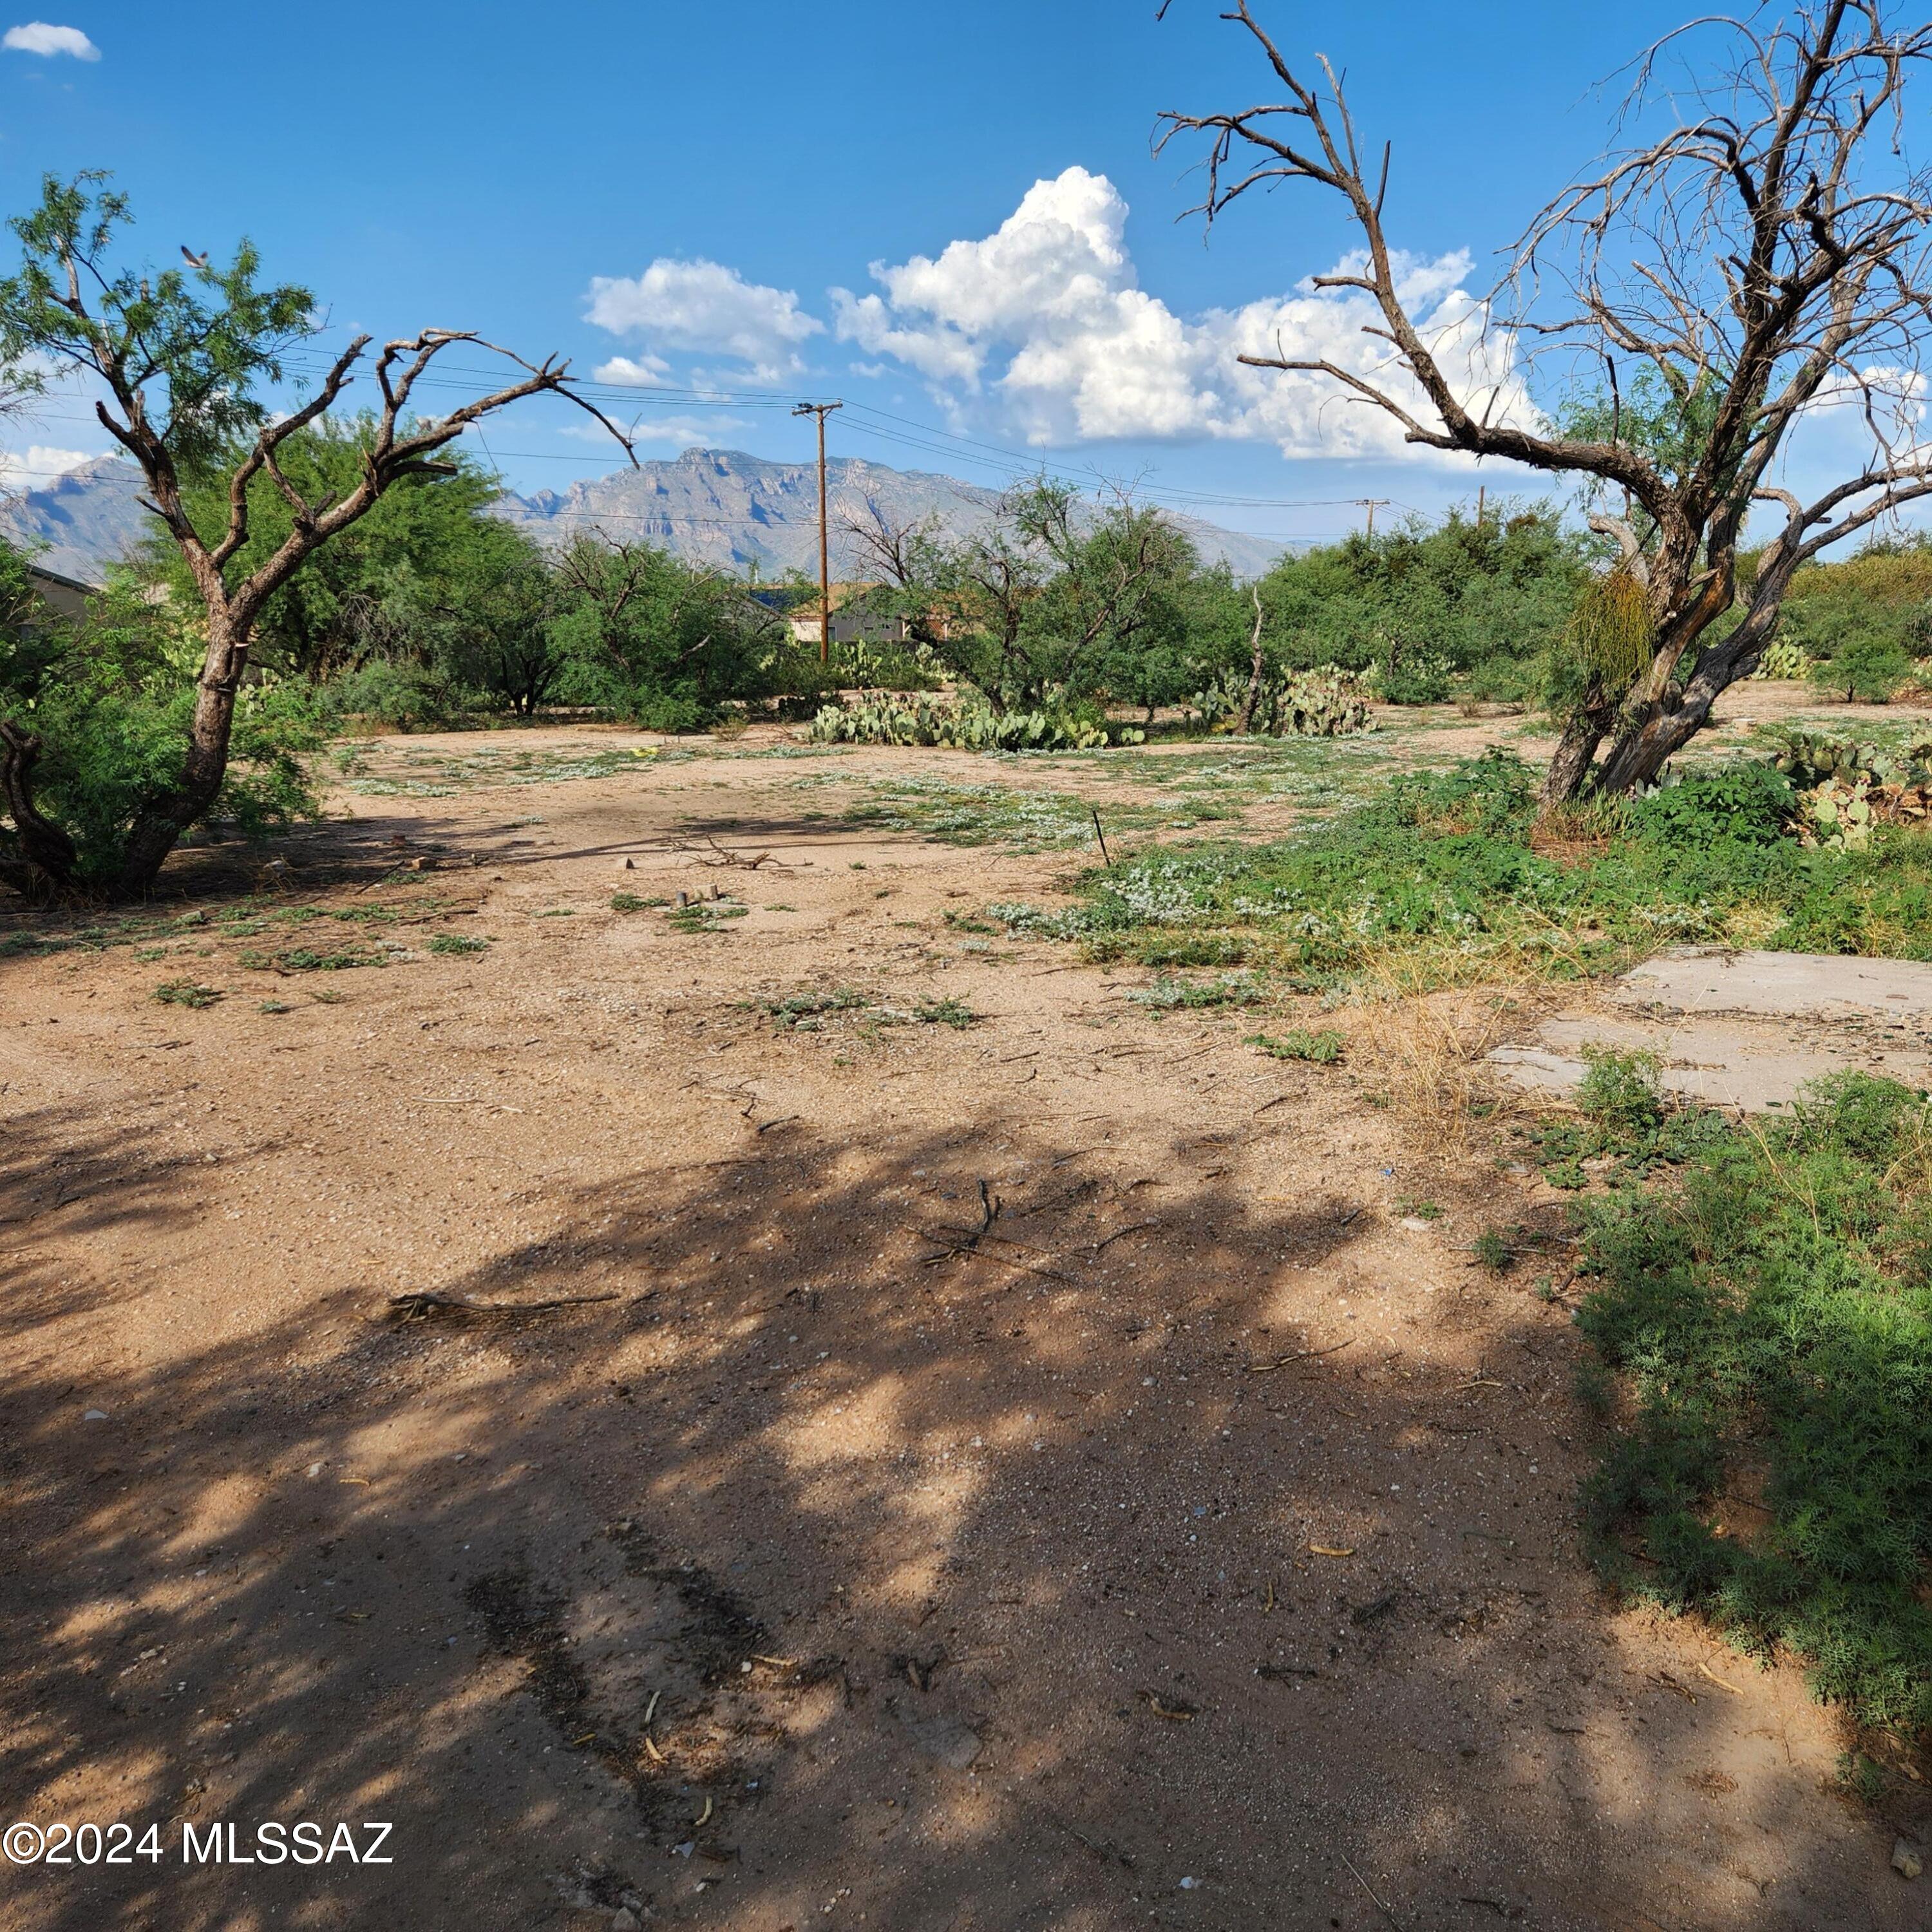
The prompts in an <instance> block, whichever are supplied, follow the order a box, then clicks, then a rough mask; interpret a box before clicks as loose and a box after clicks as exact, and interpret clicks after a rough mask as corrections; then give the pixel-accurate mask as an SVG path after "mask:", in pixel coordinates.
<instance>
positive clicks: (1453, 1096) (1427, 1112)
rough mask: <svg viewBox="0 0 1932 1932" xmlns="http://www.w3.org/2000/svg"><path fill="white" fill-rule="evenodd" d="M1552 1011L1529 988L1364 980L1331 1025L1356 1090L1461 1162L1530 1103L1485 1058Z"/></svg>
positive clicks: (1541, 990)
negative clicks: (1428, 987)
mask: <svg viewBox="0 0 1932 1932" xmlns="http://www.w3.org/2000/svg"><path fill="white" fill-rule="evenodd" d="M1550 1004H1552V994H1551V989H1549V988H1547V987H1545V986H1541V985H1540V984H1538V983H1534V982H1524V983H1518V984H1515V985H1511V986H1497V985H1496V984H1493V983H1490V984H1486V985H1482V986H1461V987H1452V988H1448V989H1441V990H1437V991H1434V992H1415V991H1414V990H1413V989H1411V988H1410V987H1409V986H1406V985H1405V984H1404V983H1403V982H1402V981H1401V980H1400V979H1398V978H1396V977H1393V976H1389V975H1376V976H1373V977H1371V979H1370V981H1369V982H1368V983H1367V985H1366V986H1364V989H1363V990H1362V992H1361V997H1360V998H1358V1001H1357V1003H1356V1004H1355V1005H1353V1006H1352V1007H1350V1008H1349V1010H1347V1011H1346V1013H1344V1014H1343V1015H1342V1016H1340V1021H1339V1024H1340V1025H1342V1027H1343V1029H1344V1031H1346V1034H1347V1035H1348V1037H1349V1046H1350V1050H1351V1052H1352V1055H1353V1057H1354V1058H1355V1061H1356V1062H1357V1065H1358V1070H1359V1071H1360V1073H1361V1075H1362V1076H1363V1077H1364V1082H1365V1084H1366V1085H1367V1086H1368V1088H1370V1091H1373V1092H1375V1093H1377V1094H1379V1095H1381V1096H1382V1098H1383V1099H1384V1100H1385V1103H1386V1104H1387V1106H1388V1109H1389V1110H1390V1111H1391V1112H1392V1113H1393V1114H1394V1115H1395V1116H1396V1117H1397V1119H1399V1120H1400V1121H1403V1124H1405V1125H1406V1126H1407V1127H1410V1128H1411V1129H1412V1130H1414V1131H1415V1132H1417V1133H1421V1134H1423V1135H1425V1136H1427V1141H1428V1144H1429V1145H1432V1146H1433V1147H1434V1148H1436V1150H1437V1151H1439V1153H1441V1154H1443V1155H1444V1156H1445V1157H1449V1158H1451V1159H1457V1160H1460V1159H1462V1158H1463V1157H1466V1155H1467V1154H1469V1151H1470V1149H1471V1143H1472V1139H1474V1138H1475V1136H1477V1134H1478V1132H1479V1131H1480V1132H1481V1134H1482V1135H1483V1136H1484V1137H1485V1138H1487V1136H1490V1135H1491V1134H1493V1132H1494V1131H1495V1129H1496V1126H1497V1124H1499V1121H1500V1120H1501V1119H1502V1117H1504V1116H1505V1115H1507V1114H1510V1113H1512V1112H1518V1111H1521V1110H1523V1109H1529V1108H1532V1107H1533V1106H1535V1098H1534V1097H1533V1096H1532V1095H1529V1094H1526V1093H1524V1092H1523V1091H1522V1090H1520V1089H1519V1088H1516V1087H1514V1086H1512V1085H1510V1084H1509V1083H1508V1082H1505V1080H1503V1079H1502V1078H1501V1076H1500V1075H1499V1071H1498V1070H1497V1069H1496V1067H1494V1066H1493V1064H1491V1063H1490V1060H1489V1058H1488V1055H1489V1054H1490V1052H1491V1050H1492V1049H1494V1048H1496V1047H1497V1046H1501V1045H1502V1044H1503V1043H1505V1041H1506V1040H1511V1039H1514V1038H1520V1037H1523V1035H1524V1034H1526V1033H1527V1032H1528V1031H1529V1030H1531V1029H1532V1028H1534V1027H1535V1025H1536V1023H1537V1021H1538V1019H1539V1018H1541V1016H1542V1014H1543V1013H1544V1011H1545V1010H1546V1009H1547V1007H1550Z"/></svg>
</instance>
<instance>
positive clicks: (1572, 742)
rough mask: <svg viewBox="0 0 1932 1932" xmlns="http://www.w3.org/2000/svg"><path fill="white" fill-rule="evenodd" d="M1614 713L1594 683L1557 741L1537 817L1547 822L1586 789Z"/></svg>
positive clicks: (1540, 798) (1538, 802)
mask: <svg viewBox="0 0 1932 1932" xmlns="http://www.w3.org/2000/svg"><path fill="white" fill-rule="evenodd" d="M1612 715H1613V713H1612V710H1611V707H1610V704H1609V703H1607V701H1606V700H1605V699H1604V694H1603V691H1602V690H1601V688H1600V687H1599V686H1598V685H1596V684H1595V683H1592V685H1591V686H1590V688H1589V691H1588V692H1587V693H1586V695H1585V697H1584V700H1583V703H1581V704H1580V705H1579V706H1577V709H1575V710H1574V712H1571V715H1570V721H1569V722H1568V724H1565V726H1564V727H1563V735H1562V737H1561V738H1559V739H1558V740H1557V744H1556V751H1555V754H1553V756H1552V757H1551V758H1550V769H1549V770H1548V771H1547V772H1544V775H1543V790H1542V791H1541V794H1540V795H1539V796H1538V800H1537V815H1538V817H1548V816H1549V814H1550V813H1551V812H1553V811H1555V810H1556V808H1558V807H1559V805H1568V803H1569V802H1571V800H1572V799H1574V798H1575V797H1576V796H1577V793H1579V792H1580V791H1581V790H1583V785H1584V782H1585V781H1586V779H1587V778H1589V775H1590V760H1592V758H1594V757H1595V756H1596V755H1597V747H1598V745H1601V743H1602V742H1604V736H1605V735H1606V734H1607V733H1608V731H1609V730H1610V722H1611V718H1612Z"/></svg>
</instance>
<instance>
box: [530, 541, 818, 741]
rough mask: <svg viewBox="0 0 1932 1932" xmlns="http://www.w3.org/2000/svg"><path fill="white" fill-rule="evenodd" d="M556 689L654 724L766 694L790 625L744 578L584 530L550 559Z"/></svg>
mask: <svg viewBox="0 0 1932 1932" xmlns="http://www.w3.org/2000/svg"><path fill="white" fill-rule="evenodd" d="M555 571H556V586H555V595H556V601H557V614H556V618H555V620H554V622H553V626H552V630H551V636H552V637H553V640H554V643H555V646H556V652H557V655H558V659H559V667H560V668H559V689H561V690H562V691H563V692H564V693H565V694H566V695H567V696H568V697H570V698H571V699H572V700H574V701H575V702H577V703H584V704H592V705H595V706H598V707H599V708H600V709H604V710H606V711H608V712H612V713H613V714H615V715H617V716H619V717H623V718H628V719H630V720H631V721H632V722H634V723H635V724H641V725H643V726H644V727H646V728H647V729H649V730H667V731H677V730H689V729H690V728H691V727H693V726H694V725H698V724H703V723H706V722H707V721H709V720H710V719H711V718H714V717H715V715H717V712H718V707H719V706H721V705H722V704H723V703H726V702H727V700H731V699H734V698H744V697H761V696H765V695H766V694H769V690H770V689H771V688H773V685H774V682H775V679H774V673H775V671H776V670H777V669H778V664H779V661H780V660H781V658H782V657H783V655H784V653H785V652H786V650H787V648H788V646H789V645H790V637H791V632H790V626H789V625H787V623H786V622H785V621H784V619H783V618H781V616H778V613H776V612H775V611H774V610H772V609H771V608H770V607H769V606H768V605H766V604H762V603H760V602H759V601H757V599H756V598H754V597H752V596H751V595H750V593H749V592H748V590H747V589H746V588H745V586H744V585H743V584H742V583H739V582H737V581H736V580H735V579H733V578H731V577H724V576H721V575H720V574H718V572H717V571H712V570H707V569H705V568H702V567H701V566H699V565H693V564H690V563H687V562H685V561H684V560H683V559H681V558H679V557H677V556H673V555H672V553H670V551H668V550H660V549H658V548H657V547H655V545H652V544H643V543H610V542H607V541H604V540H602V539H601V538H595V537H590V536H582V537H579V538H577V539H576V541H574V542H573V543H571V544H570V545H569V546H568V548H567V549H565V550H564V551H563V552H562V554H561V555H560V556H559V557H558V558H557V559H556V564H555Z"/></svg>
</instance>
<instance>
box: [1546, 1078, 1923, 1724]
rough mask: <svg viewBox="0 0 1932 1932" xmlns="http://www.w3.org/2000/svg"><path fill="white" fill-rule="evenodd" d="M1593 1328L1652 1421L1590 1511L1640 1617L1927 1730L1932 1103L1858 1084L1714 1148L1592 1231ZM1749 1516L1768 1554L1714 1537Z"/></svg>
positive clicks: (1593, 1224)
mask: <svg viewBox="0 0 1932 1932" xmlns="http://www.w3.org/2000/svg"><path fill="white" fill-rule="evenodd" d="M1581 1263H1582V1268H1583V1272H1584V1274H1586V1276H1588V1277H1592V1278H1593V1279H1594V1280H1595V1283H1596V1284H1597V1285H1596V1286H1595V1287H1594V1288H1593V1289H1592V1290H1591V1292H1590V1293H1589V1295H1588V1296H1587V1298H1586V1301H1585V1302H1584V1304H1583V1309H1582V1310H1581V1312H1580V1316H1579V1320H1580V1325H1581V1326H1582V1328H1583V1331H1584V1333H1585V1334H1586V1335H1587V1336H1588V1337H1589V1339H1590V1340H1591V1341H1592V1342H1593V1343H1595V1346H1596V1348H1597V1349H1598V1353H1599V1355H1600V1357H1601V1360H1602V1361H1603V1362H1604V1364H1605V1366H1606V1367H1607V1368H1608V1369H1610V1370H1612V1371H1613V1372H1614V1373H1616V1374H1617V1375H1618V1376H1620V1377H1621V1378H1622V1380H1623V1382H1624V1384H1625V1386H1626V1388H1627V1389H1628V1394H1629V1396H1630V1398H1631V1403H1632V1406H1633V1408H1634V1421H1632V1423H1631V1425H1630V1426H1629V1427H1628V1429H1626V1430H1624V1431H1622V1432H1621V1433H1619V1436H1617V1438H1616V1440H1615V1441H1614V1442H1613V1445H1612V1447H1611V1448H1610V1452H1609V1454H1608V1455H1607V1457H1606V1459H1605V1460H1604V1465H1603V1466H1602V1468H1601V1469H1600V1471H1599V1472H1598V1474H1597V1475H1596V1476H1595V1478H1593V1479H1592V1481H1591V1482H1590V1484H1589V1486H1588V1489H1587V1490H1586V1511H1587V1520H1588V1524H1589V1532H1590V1535H1591V1538H1592V1547H1593V1550H1594V1552H1595V1556H1596V1559H1597V1560H1598V1562H1599V1564H1600V1565H1601V1566H1602V1568H1603V1569H1604V1571H1605V1572H1606V1574H1607V1575H1609V1576H1610V1577H1612V1578H1613V1580H1615V1581H1616V1582H1617V1583H1619V1584H1620V1585H1621V1586H1622V1587H1623V1588H1624V1589H1626V1590H1628V1591H1629V1592H1632V1593H1633V1594H1635V1595H1642V1596H1644V1597H1647V1598H1652V1599H1654V1600H1655V1601H1658V1602H1660V1603H1662V1604H1666V1605H1667V1606H1669V1607H1671V1608H1673V1609H1675V1610H1689V1609H1696V1610H1701V1611H1703V1612H1704V1613H1706V1614H1707V1615H1708V1616H1710V1617H1712V1619H1714V1620H1715V1622H1717V1623H1718V1624H1719V1625H1721V1627H1723V1628H1724V1629H1725V1630H1726V1631H1727V1632H1729V1633H1730V1634H1732V1635H1733V1637H1734V1638H1736V1640H1739V1641H1740V1642H1742V1643H1745V1644H1748V1645H1750V1646H1754V1647H1755V1648H1757V1649H1759V1650H1760V1651H1761V1652H1764V1653H1766V1654H1769V1652H1771V1651H1772V1649H1775V1648H1776V1647H1778V1646H1785V1647H1787V1648H1789V1649H1791V1650H1793V1651H1794V1652H1798V1653H1799V1654H1801V1655H1804V1656H1805V1657H1806V1658H1808V1659H1809V1660H1810V1662H1811V1676H1812V1682H1813V1683H1814V1686H1815V1688H1817V1691H1818V1692H1819V1693H1820V1695H1821V1696H1823V1697H1826V1698H1827V1699H1829V1700H1833V1701H1836V1702H1840V1703H1843V1704H1844V1705H1845V1706H1846V1707H1847V1708H1848V1709H1849V1711H1850V1712H1852V1715H1854V1716H1855V1718H1858V1720H1859V1721H1862V1722H1865V1723H1869V1724H1887V1725H1894V1726H1897V1727H1900V1728H1902V1729H1906V1730H1915V1729H1918V1728H1922V1727H1924V1726H1925V1725H1927V1724H1932V1601H1928V1597H1929V1596H1932V1593H1928V1591H1927V1584H1928V1581H1932V1575H1929V1574H1928V1569H1927V1559H1928V1558H1932V1481H1928V1480H1927V1474H1926V1472H1927V1469H1928V1468H1932V1103H1928V1102H1927V1100H1926V1098H1925V1097H1924V1096H1922V1095H1919V1094H1913V1093H1911V1092H1909V1091H1907V1090H1906V1088H1903V1087H1902V1086H1900V1085H1897V1084H1896V1083H1895V1082H1891V1081H1886V1080H1880V1079H1874V1078H1873V1077H1872V1076H1870V1075H1867V1074H1864V1073H1842V1074H1838V1075H1836V1076H1832V1078H1831V1079H1829V1080H1826V1081H1823V1082H1819V1083H1817V1085H1814V1087H1813V1088H1811V1089H1810V1090H1808V1092H1807V1093H1806V1094H1805V1095H1804V1096H1803V1097H1801V1099H1800V1100H1799V1103H1798V1104H1797V1105H1796V1106H1795V1107H1794V1109H1793V1113H1792V1115H1791V1117H1790V1118H1789V1119H1786V1120H1781V1121H1775V1122H1772V1123H1771V1124H1769V1125H1768V1126H1760V1125H1758V1124H1755V1123H1747V1124H1744V1125H1742V1126H1739V1127H1733V1126H1730V1125H1727V1124H1720V1125H1718V1127H1715V1129H1713V1130H1711V1131H1709V1132H1708V1133H1706V1135H1705V1136H1704V1137H1703V1139H1702V1141H1701V1142H1700V1145H1698V1146H1697V1148H1695V1149H1694V1150H1693V1151H1691V1154H1690V1155H1689V1157H1688V1159H1687V1160H1686V1161H1685V1166H1684V1169H1683V1172H1682V1178H1681V1180H1680V1181H1679V1183H1678V1184H1676V1185H1675V1186H1674V1187H1670V1188H1668V1189H1658V1190H1649V1191H1640V1190H1634V1189H1626V1190H1623V1191H1622V1192H1621V1193H1619V1194H1617V1195H1616V1196H1613V1197H1612V1198H1610V1199H1606V1200H1602V1201H1600V1202H1597V1203H1595V1204H1594V1205H1592V1206H1590V1207H1589V1208H1587V1209H1586V1218H1585V1237H1584V1241H1583V1250H1582V1255H1581ZM1740 1495H1742V1496H1743V1497H1744V1498H1745V1499H1747V1500H1748V1501H1749V1502H1751V1504H1752V1505H1754V1513H1755V1511H1762V1512H1763V1515H1764V1519H1765V1521H1764V1526H1763V1529H1761V1530H1759V1531H1757V1532H1755V1533H1752V1534H1744V1533H1740V1532H1739V1530H1738V1529H1737V1527H1736V1522H1735V1517H1736V1511H1729V1512H1726V1514H1728V1515H1729V1516H1730V1517H1731V1518H1732V1520H1731V1521H1730V1523H1729V1525H1728V1527H1727V1530H1726V1529H1721V1528H1720V1527H1719V1526H1718V1523H1717V1521H1716V1520H1715V1519H1716V1518H1717V1517H1718V1514H1719V1513H1720V1511H1721V1506H1722V1505H1723V1504H1724V1502H1725V1501H1726V1499H1728V1498H1732V1497H1736V1496H1740Z"/></svg>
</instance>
